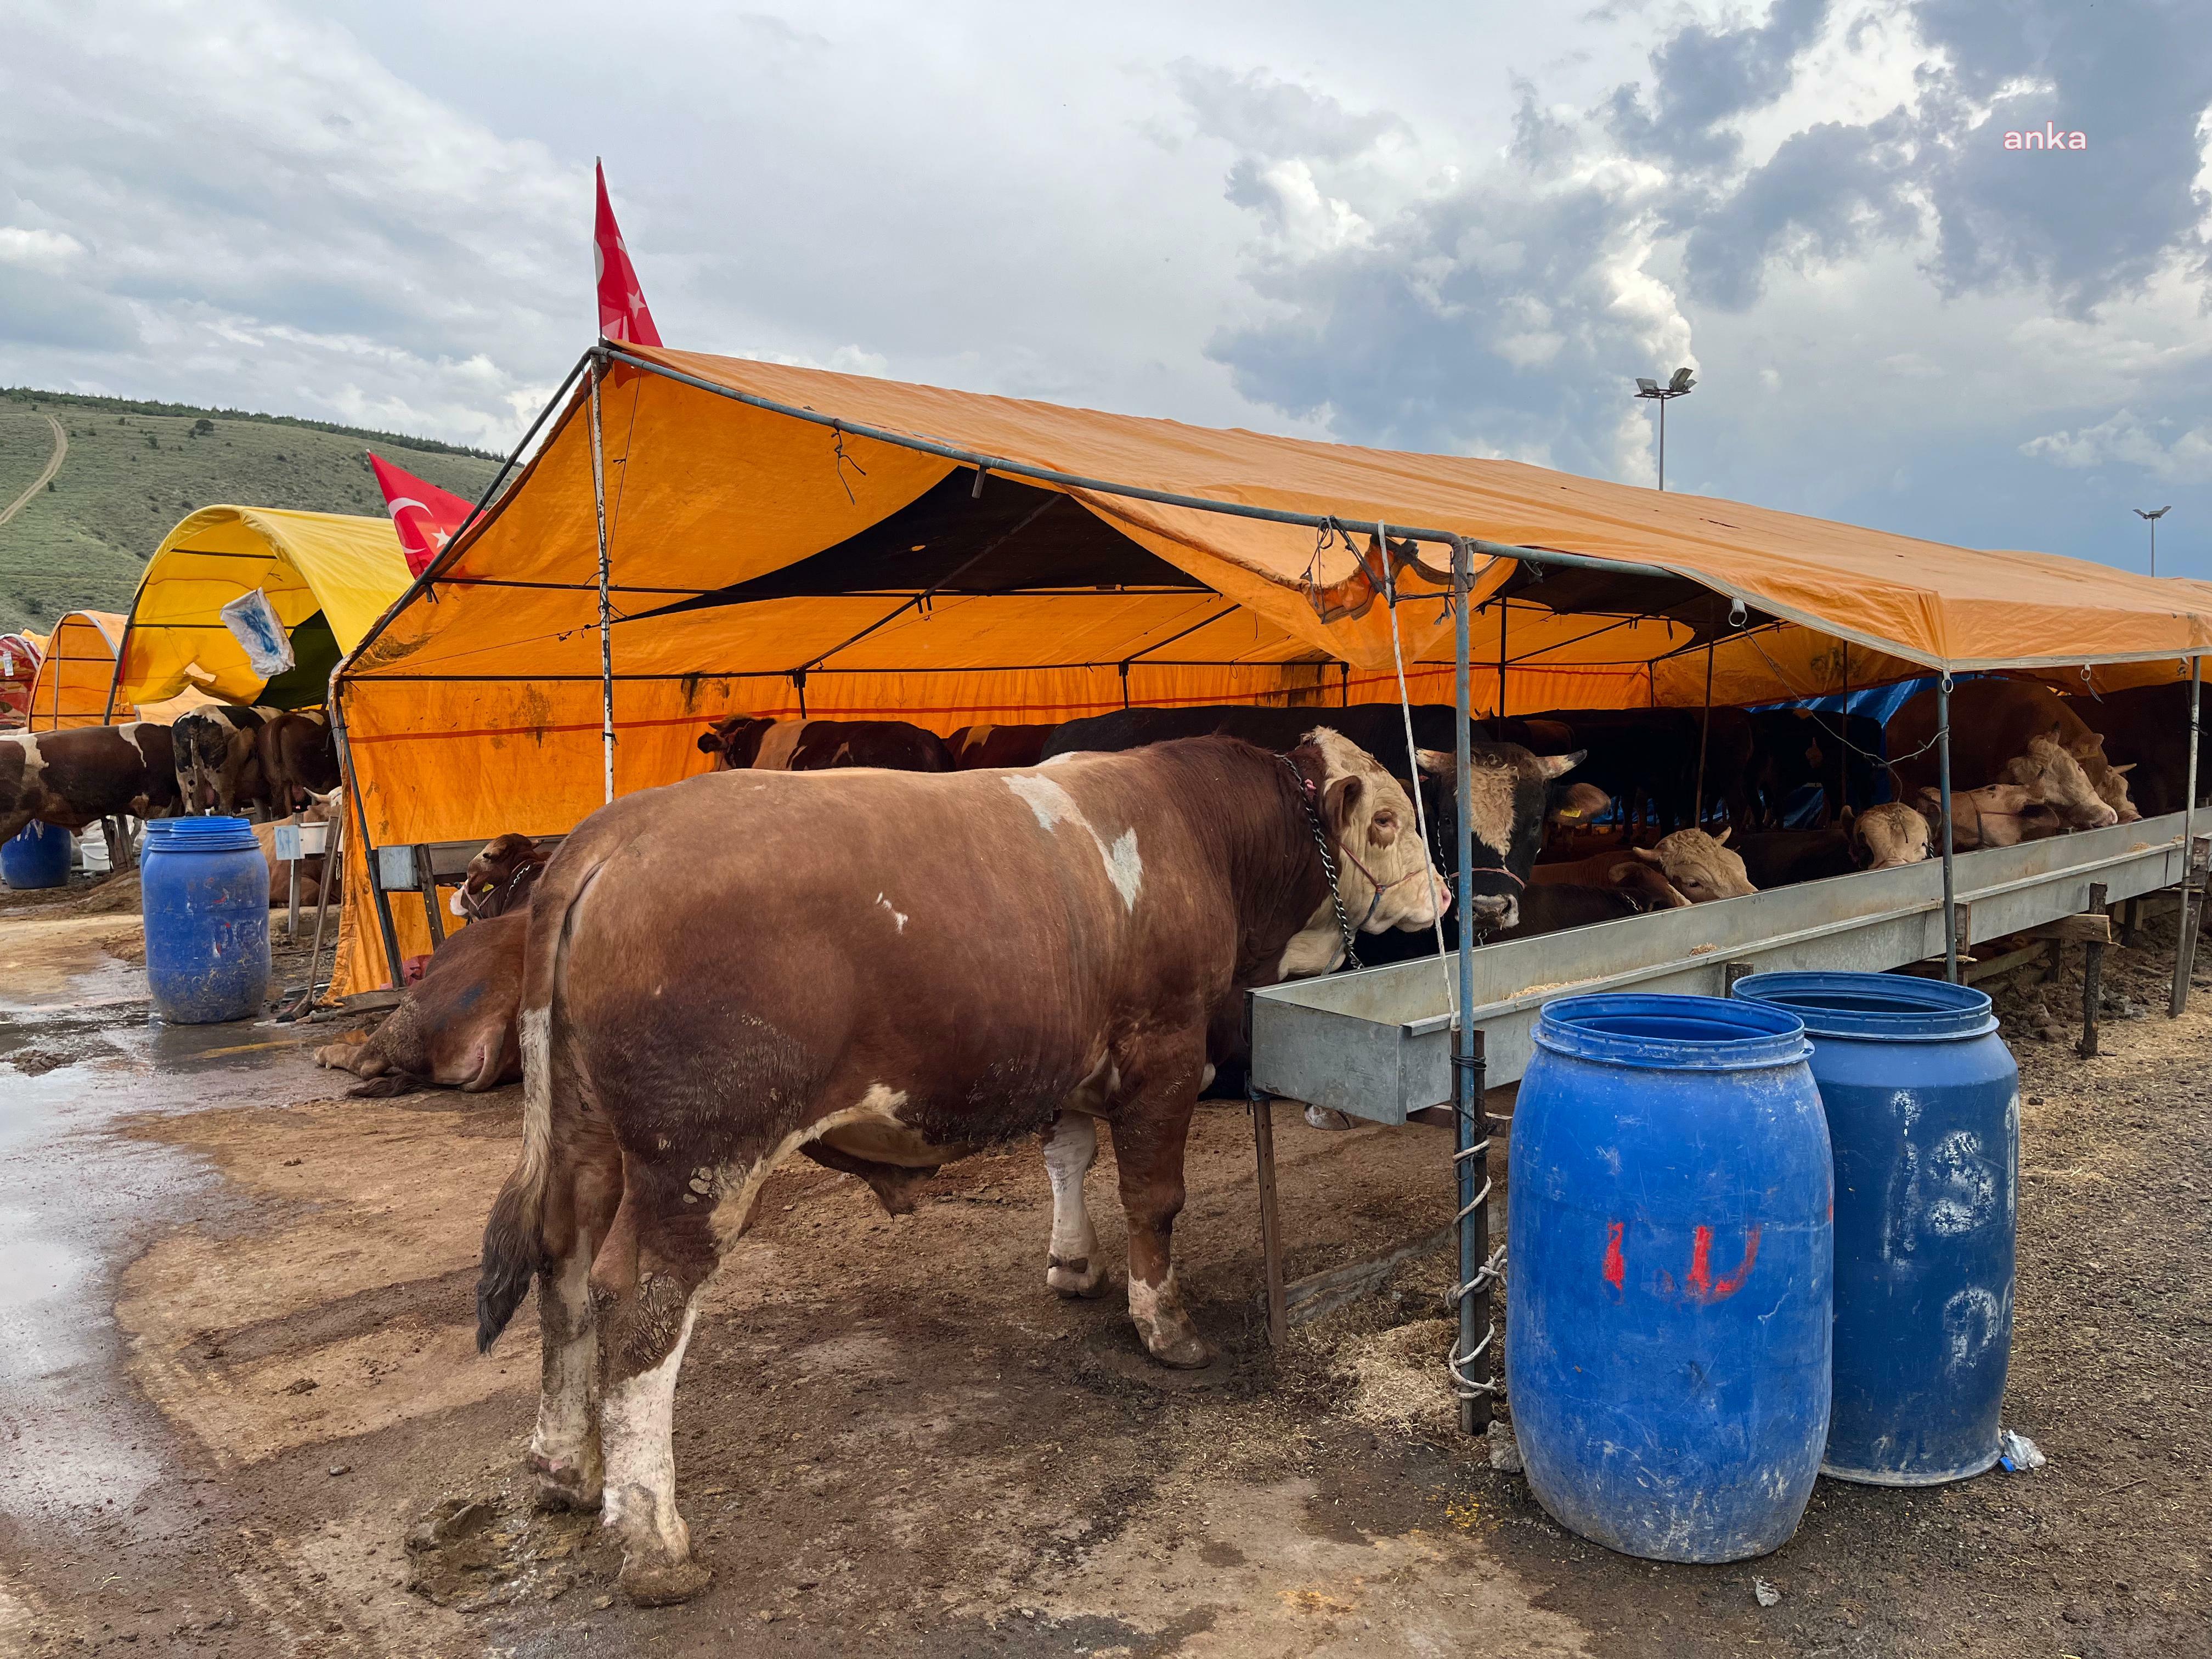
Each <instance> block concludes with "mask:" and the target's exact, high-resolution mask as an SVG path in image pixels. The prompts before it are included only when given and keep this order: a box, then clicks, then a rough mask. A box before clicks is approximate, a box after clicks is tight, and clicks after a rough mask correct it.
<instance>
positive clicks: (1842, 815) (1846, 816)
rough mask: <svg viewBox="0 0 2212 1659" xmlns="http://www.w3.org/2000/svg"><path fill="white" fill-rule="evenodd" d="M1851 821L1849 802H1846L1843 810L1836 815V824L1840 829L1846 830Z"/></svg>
mask: <svg viewBox="0 0 2212 1659" xmlns="http://www.w3.org/2000/svg"><path fill="white" fill-rule="evenodd" d="M1853 822H1854V820H1853V818H1852V816H1851V809H1850V803H1848V802H1846V803H1845V804H1844V810H1843V811H1840V812H1838V814H1837V815H1836V823H1837V825H1838V827H1839V828H1841V829H1850V827H1851V824H1852V823H1853Z"/></svg>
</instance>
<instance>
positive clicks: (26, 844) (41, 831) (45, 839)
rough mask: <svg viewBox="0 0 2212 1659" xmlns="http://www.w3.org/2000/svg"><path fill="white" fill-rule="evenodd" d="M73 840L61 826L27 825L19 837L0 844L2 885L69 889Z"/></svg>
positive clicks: (47, 824)
mask: <svg viewBox="0 0 2212 1659" xmlns="http://www.w3.org/2000/svg"><path fill="white" fill-rule="evenodd" d="M73 839H74V838H73V837H72V836H70V832H69V831H68V830H66V829H62V828H61V827H60V826H59V825H58V824H52V823H27V824H25V825H24V826H23V828H22V830H21V833H20V834H18V835H16V836H14V837H12V838H11V839H10V840H9V841H7V842H0V881H4V882H6V883H7V884H8V885H9V886H10V887H23V888H32V887H63V886H66V885H67V884H68V883H69V874H70V853H71V851H72V846H71V843H72V841H73Z"/></svg>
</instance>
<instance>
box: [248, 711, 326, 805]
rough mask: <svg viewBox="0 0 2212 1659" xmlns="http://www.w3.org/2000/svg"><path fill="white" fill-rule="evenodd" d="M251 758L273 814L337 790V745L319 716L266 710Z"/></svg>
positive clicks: (305, 803) (255, 735) (256, 734)
mask: <svg viewBox="0 0 2212 1659" xmlns="http://www.w3.org/2000/svg"><path fill="white" fill-rule="evenodd" d="M253 756H254V759H255V761H256V762H257V763H258V764H259V767H260V770H261V782H262V787H263V791H264V794H265V795H266V796H267V805H268V808H269V811H270V813H271V814H272V815H276V816H279V817H281V816H283V814H286V813H289V812H295V811H299V810H300V809H301V808H302V807H304V806H305V805H307V803H308V802H309V801H310V800H312V799H314V797H316V796H317V795H325V794H328V793H330V792H331V790H333V789H335V788H337V787H338V751H337V744H335V743H334V742H333V741H332V740H331V728H330V723H329V722H328V721H327V720H325V719H324V718H323V717H322V716H321V715H320V714H289V713H284V714H280V713H276V712H275V711H268V718H267V719H266V720H264V721H263V722H262V724H261V729H260V730H259V731H258V732H256V733H255V734H254V739H253Z"/></svg>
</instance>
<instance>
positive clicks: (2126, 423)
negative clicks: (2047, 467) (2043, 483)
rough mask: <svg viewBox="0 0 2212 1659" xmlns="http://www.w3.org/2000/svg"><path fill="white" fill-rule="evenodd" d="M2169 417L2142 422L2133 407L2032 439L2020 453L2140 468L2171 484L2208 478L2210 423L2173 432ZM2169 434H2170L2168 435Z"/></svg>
mask: <svg viewBox="0 0 2212 1659" xmlns="http://www.w3.org/2000/svg"><path fill="white" fill-rule="evenodd" d="M2176 425H2177V423H2176V422H2172V421H2170V420H2169V421H2160V422H2150V421H2145V420H2143V419H2142V417H2141V416H2137V415H2136V412H2135V411H2134V410H2131V409H2123V410H2120V411H2119V412H2118V414H2116V415H2114V416H2112V417H2111V418H2110V419H2109V420H2105V421H2100V422H2098V423H2097V424H2096V425H2094V426H2085V427H2081V428H2075V429H2074V430H2072V431H2067V432H2051V433H2047V434H2045V435H2044V436H2042V437H2039V438H2031V439H2029V440H2028V441H2027V442H2026V443H2024V444H2022V445H2021V447H2020V453H2021V454H2023V455H2027V456H2032V457H2033V458H2034V459H2037V460H2040V461H2049V462H2051V463H2052V464H2053V465H2057V466H2064V467H2074V468H2082V467H2093V466H2108V465H2113V464H2114V463H2118V464H2119V465H2124V466H2132V467H2138V468H2140V469H2142V471H2145V472H2148V473H2149V474H2150V476H2151V477H2154V478H2158V479H2160V480H2163V481H2165V482H2166V483H2207V482H2212V423H2207V424H2205V425H2203V426H2198V427H2195V428H2191V429H2190V430H2188V431H2177V430H2175V427H2176Z"/></svg>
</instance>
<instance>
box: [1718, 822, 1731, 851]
mask: <svg viewBox="0 0 2212 1659" xmlns="http://www.w3.org/2000/svg"><path fill="white" fill-rule="evenodd" d="M1734 834H1735V825H1734V824H1732V823H1724V824H1723V825H1722V826H1721V832H1720V834H1718V835H1717V836H1714V837H1713V845H1714V846H1716V847H1725V846H1727V845H1728V838H1729V836H1732V835H1734Z"/></svg>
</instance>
